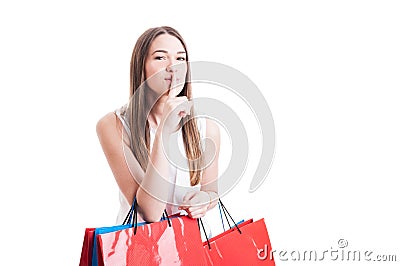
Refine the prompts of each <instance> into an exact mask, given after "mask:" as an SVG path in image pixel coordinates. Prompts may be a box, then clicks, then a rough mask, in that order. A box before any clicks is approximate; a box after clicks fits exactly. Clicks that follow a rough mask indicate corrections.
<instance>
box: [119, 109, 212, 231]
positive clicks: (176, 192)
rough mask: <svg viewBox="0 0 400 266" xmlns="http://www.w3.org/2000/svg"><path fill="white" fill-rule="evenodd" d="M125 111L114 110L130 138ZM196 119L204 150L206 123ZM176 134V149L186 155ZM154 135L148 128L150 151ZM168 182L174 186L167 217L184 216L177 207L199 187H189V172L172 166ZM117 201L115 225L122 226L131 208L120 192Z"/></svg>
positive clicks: (179, 137)
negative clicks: (172, 215)
mask: <svg viewBox="0 0 400 266" xmlns="http://www.w3.org/2000/svg"><path fill="white" fill-rule="evenodd" d="M125 111H126V105H124V106H122V107H121V108H119V109H117V110H115V114H116V115H117V117H118V118H119V119H120V121H121V123H122V125H123V127H124V130H125V131H126V133H127V134H128V136H131V132H130V128H129V122H128V120H127V116H126V113H125ZM196 119H197V127H198V129H199V133H200V139H201V142H202V145H203V148H204V142H203V141H204V140H205V137H206V121H205V118H203V117H201V118H196ZM177 134H178V136H177V137H178V147H179V150H180V153H181V154H186V152H185V148H184V143H183V138H182V130H181V129H179V131H178V132H177ZM154 135H155V130H154V129H152V128H150V151H151V149H152V147H153V141H154ZM128 166H129V165H128ZM186 169H188V166H187V167H186ZM170 182H171V183H172V184H175V186H170V191H169V198H168V202H170V203H168V204H167V206H166V210H167V213H168V215H171V214H177V213H179V214H183V215H185V214H186V212H185V211H183V210H178V207H179V205H180V204H181V203H182V202H183V197H184V196H185V194H186V193H187V192H189V191H199V190H200V187H201V185H200V184H198V185H196V186H191V185H190V174H189V172H188V171H184V170H181V169H179V167H176V166H173V165H170ZM119 201H120V209H119V212H118V216H117V224H122V222H123V221H124V219H125V217H126V215H127V213H128V212H129V209H130V208H131V206H130V204H129V203H128V201H127V200H126V198H125V196H124V195H123V194H122V192H121V191H119ZM171 203H172V204H171ZM141 221H143V220H142V219H141V217H140V215H138V222H141Z"/></svg>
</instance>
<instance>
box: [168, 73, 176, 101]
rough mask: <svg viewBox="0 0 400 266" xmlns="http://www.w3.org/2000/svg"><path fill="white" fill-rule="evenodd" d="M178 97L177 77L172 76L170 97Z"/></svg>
mask: <svg viewBox="0 0 400 266" xmlns="http://www.w3.org/2000/svg"><path fill="white" fill-rule="evenodd" d="M175 96H176V77H175V75H172V77H171V85H170V87H169V92H168V97H169V98H175Z"/></svg>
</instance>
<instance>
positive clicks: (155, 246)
mask: <svg viewBox="0 0 400 266" xmlns="http://www.w3.org/2000/svg"><path fill="white" fill-rule="evenodd" d="M135 230H136V234H135ZM97 240H98V245H99V246H98V247H99V257H100V258H99V265H100V266H101V265H104V266H124V265H126V266H133V265H140V266H144V265H207V262H206V258H205V254H204V251H203V245H202V240H201V236H200V231H199V227H198V224H197V221H196V219H191V218H188V217H187V216H177V217H172V218H169V220H164V221H160V222H155V223H149V224H145V225H142V226H140V227H136V228H135V227H132V228H128V229H124V230H120V231H116V232H112V233H107V234H101V235H98V236H97Z"/></svg>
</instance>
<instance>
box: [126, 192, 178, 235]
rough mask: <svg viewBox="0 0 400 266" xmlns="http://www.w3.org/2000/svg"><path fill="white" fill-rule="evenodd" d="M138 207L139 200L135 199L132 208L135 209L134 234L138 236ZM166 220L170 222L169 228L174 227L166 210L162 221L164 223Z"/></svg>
mask: <svg viewBox="0 0 400 266" xmlns="http://www.w3.org/2000/svg"><path fill="white" fill-rule="evenodd" d="M137 206H138V205H137V200H136V197H135V199H134V200H133V204H132V208H133V234H134V235H136V231H137V225H138V222H137V216H138V214H137ZM132 208H131V209H132ZM165 219H166V220H167V222H168V226H169V227H171V226H172V224H171V220H170V219H169V217H168V213H167V210H166V209H164V212H163V215H162V217H161V219H160V221H163V220H165Z"/></svg>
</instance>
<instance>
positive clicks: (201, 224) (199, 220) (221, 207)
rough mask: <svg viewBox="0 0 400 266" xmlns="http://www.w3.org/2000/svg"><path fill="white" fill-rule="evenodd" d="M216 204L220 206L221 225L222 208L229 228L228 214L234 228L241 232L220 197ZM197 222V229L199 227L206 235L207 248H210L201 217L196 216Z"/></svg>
mask: <svg viewBox="0 0 400 266" xmlns="http://www.w3.org/2000/svg"><path fill="white" fill-rule="evenodd" d="M218 205H219V207H220V214H221V220H222V225H223V218H222V213H221V209H222V212H223V213H224V216H225V218H226V221H227V222H228V225H229V228H232V227H231V225H230V223H229V219H228V216H229V218H230V219H231V220H232V222H233V224H234V225H235V227H236V229H237V230H238V232H239V233H240V234H241V233H242V231H241V230H240V228H239V226H238V225H237V223H236V222H235V220H234V219H233V218H232V216H231V215H230V213H229V212H228V210H227V209H226V207H225V205H224V204H223V203H222V201H221V198H218ZM227 215H228V216H227ZM197 224H198V226H199V230H200V227H201V228H202V229H203V232H204V236H205V237H206V240H207V245H208V249H211V246H210V240H209V239H208V236H207V234H206V230H205V228H204V224H203V221H202V219H201V218H197ZM224 231H225V227H224Z"/></svg>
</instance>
